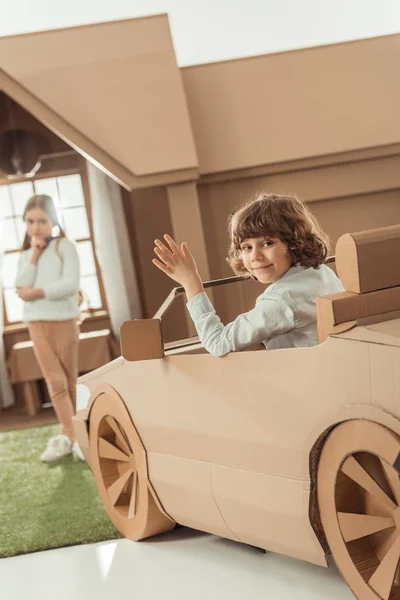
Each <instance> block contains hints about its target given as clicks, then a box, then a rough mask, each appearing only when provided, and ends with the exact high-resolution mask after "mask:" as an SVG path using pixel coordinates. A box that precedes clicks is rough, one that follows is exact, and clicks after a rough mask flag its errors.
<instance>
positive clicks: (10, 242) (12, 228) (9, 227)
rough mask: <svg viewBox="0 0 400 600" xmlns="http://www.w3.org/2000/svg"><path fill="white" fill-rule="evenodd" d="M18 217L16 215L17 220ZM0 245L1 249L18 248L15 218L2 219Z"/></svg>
mask: <svg viewBox="0 0 400 600" xmlns="http://www.w3.org/2000/svg"><path fill="white" fill-rule="evenodd" d="M18 219H20V217H17V220H18ZM1 229H2V231H1V240H0V246H1V247H2V250H18V249H19V241H18V237H17V229H16V219H5V220H4V221H2V228H1Z"/></svg>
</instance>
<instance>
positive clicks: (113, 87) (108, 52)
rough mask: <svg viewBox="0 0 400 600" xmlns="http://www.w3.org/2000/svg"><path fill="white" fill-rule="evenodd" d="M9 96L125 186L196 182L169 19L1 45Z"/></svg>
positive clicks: (0, 64) (2, 77) (1, 79)
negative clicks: (185, 181)
mask: <svg viewBox="0 0 400 600" xmlns="http://www.w3.org/2000/svg"><path fill="white" fill-rule="evenodd" d="M0 57H1V58H0V69H2V71H3V72H1V71H0V88H2V89H3V90H4V92H5V93H6V94H8V95H9V96H10V97H12V98H13V99H14V100H15V101H16V102H18V103H19V104H21V105H22V106H23V107H24V108H25V109H26V110H28V111H29V112H31V113H32V114H33V115H34V116H35V117H36V118H37V119H38V120H39V121H41V122H42V123H44V124H45V125H46V126H47V127H48V128H49V129H51V130H52V131H54V132H55V133H56V134H57V135H59V136H60V137H61V138H63V139H64V140H65V141H67V142H68V143H69V144H70V145H71V146H73V147H74V148H75V149H76V150H78V151H79V152H80V153H81V154H83V155H84V156H85V157H86V158H88V159H89V160H92V162H94V163H95V164H97V165H98V166H99V167H101V168H102V169H103V170H105V171H106V172H107V173H108V174H109V175H110V176H112V177H113V178H114V179H116V180H117V181H118V182H119V183H121V184H122V185H124V186H125V187H127V188H128V189H132V188H135V187H143V186H146V185H157V183H158V184H160V183H172V182H175V181H184V180H190V179H195V178H197V176H198V173H197V171H198V161H197V155H196V149H195V144H194V139H193V134H192V130H191V124H190V119H189V114H188V110H187V106H186V97H185V93H184V90H183V85H182V81H181V76H180V70H179V68H178V66H177V64H176V59H175V54H174V49H173V45H172V40H171V36H170V32H169V26H168V19H167V16H166V15H157V16H155V17H148V18H144V19H130V20H127V21H116V22H110V23H99V24H96V25H88V26H83V27H73V28H68V29H61V30H57V31H44V32H38V33H34V34H24V35H20V36H11V37H8V38H0Z"/></svg>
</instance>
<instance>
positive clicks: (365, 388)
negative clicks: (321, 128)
mask: <svg viewBox="0 0 400 600" xmlns="http://www.w3.org/2000/svg"><path fill="white" fill-rule="evenodd" d="M394 323H395V326H396V322H394ZM389 325H390V322H386V323H380V324H378V325H374V327H378V328H379V327H382V326H384V327H385V326H386V327H388V326H389ZM358 331H365V334H364V338H365V339H363V340H357V339H346V338H345V337H344V336H346V335H353V336H354V335H356V332H358ZM382 335H383V334H382V333H380V332H379V331H369V330H366V328H360V327H356V328H354V329H352V330H351V331H349V332H347V333H343V334H341V335H340V336H338V337H337V338H336V337H331V338H329V339H328V340H327V341H326V342H324V343H323V344H321V345H320V346H317V347H314V348H307V349H301V350H298V349H288V350H277V351H274V352H246V353H238V354H230V355H228V356H226V357H224V358H215V357H212V356H209V355H207V354H206V355H194V356H185V355H173V356H168V357H165V358H164V359H162V360H160V359H156V360H147V361H141V362H126V361H124V362H123V363H121V362H119V363H116V361H114V362H115V368H114V369H108V370H105V369H103V370H99V372H98V373H96V372H94V373H92V374H91V375H90V376H86V378H85V383H86V385H88V386H89V387H90V388H92V389H95V388H96V386H97V385H99V383H101V381H106V382H107V383H108V384H109V385H111V386H112V387H113V388H115V389H116V390H117V391H118V394H119V395H120V396H121V398H123V401H124V403H125V404H126V406H127V409H128V411H129V414H130V415H131V418H132V420H133V422H134V423H135V426H136V427H137V430H138V433H139V435H140V437H141V439H142V442H143V445H144V447H145V448H146V452H147V454H148V456H149V479H150V481H152V468H153V467H154V474H155V478H154V482H153V485H154V490H155V492H156V494H157V496H158V497H159V499H160V502H161V504H162V505H163V506H164V508H165V510H166V512H167V513H168V514H169V515H170V516H171V517H172V518H174V519H175V520H177V521H178V522H179V523H181V524H183V525H185V524H187V525H190V526H192V527H195V526H196V525H195V523H196V522H197V526H198V527H200V526H201V527H202V528H203V529H204V530H206V531H214V532H217V531H218V532H219V534H220V535H226V536H227V535H228V534H227V533H226V532H225V533H222V531H221V528H220V525H218V523H215V520H214V517H213V516H212V514H214V516H215V513H214V512H213V511H212V509H211V505H210V504H207V502H209V500H208V501H206V498H207V494H208V493H209V492H206V491H205V490H203V491H202V492H201V491H200V490H199V488H198V486H199V485H200V483H199V481H200V480H201V478H202V477H205V475H200V474H199V473H201V472H203V471H204V473H206V472H208V471H207V465H211V466H212V471H211V473H212V496H213V498H214V501H215V502H216V503H217V505H218V507H219V510H220V511H221V515H222V516H223V519H224V521H225V523H226V525H227V526H228V528H229V531H230V532H232V535H236V536H237V537H238V538H239V539H240V540H242V541H243V542H246V543H250V544H255V545H259V546H261V547H265V548H271V549H275V550H276V551H281V552H284V553H286V554H290V555H292V556H298V557H302V558H304V559H305V560H310V561H311V562H316V563H317V564H323V563H324V560H325V559H324V551H323V549H322V548H321V547H320V546H319V545H318V542H317V538H316V537H315V534H314V531H313V527H312V524H310V521H309V519H308V512H307V507H308V504H309V502H310V483H311V481H310V473H309V471H308V453H309V452H310V448H311V447H312V445H313V444H314V443H315V441H316V437H317V436H318V435H319V434H317V433H315V437H314V438H312V439H310V434H311V432H313V431H316V430H317V426H318V424H319V423H321V422H322V421H324V422H325V427H326V428H327V429H329V423H330V421H329V415H331V418H332V421H331V423H336V422H337V421H338V420H339V422H340V419H341V416H340V415H343V417H342V418H344V419H345V418H348V417H346V415H347V414H350V413H349V412H348V411H349V407H353V409H354V411H355V412H354V414H358V415H363V414H364V415H365V416H366V418H371V417H370V415H371V414H372V413H370V412H369V409H371V410H372V409H374V410H377V408H378V407H382V408H383V409H384V411H382V414H391V415H399V412H400V411H399V408H398V392H397V390H398V389H399V386H400V382H399V379H398V378H399V375H398V374H397V371H398V369H397V365H398V362H399V360H400V348H399V347H396V346H381V345H378V344H374V343H373V341H374V340H375V338H376V337H377V336H378V337H380V336H382ZM366 336H369V337H368V338H367V337H366ZM386 337H389V336H386ZM392 339H393V340H395V339H396V338H394V337H393V336H392ZM372 348H376V349H377V350H376V351H375V350H374V351H372ZM382 348H383V349H384V351H385V355H384V356H383V355H382V354H380V353H379V352H380V350H382ZM288 365H290V374H291V376H290V377H281V376H277V374H279V373H280V372H286V369H287V366H288ZM366 373H370V374H371V375H370V376H369V377H368V376H367V375H366ZM321 374H323V376H321ZM132 382H135V385H134V388H132ZM133 389H134V392H133ZM254 389H259V390H264V391H265V392H264V393H263V394H261V395H254V394H249V390H254ZM304 407H309V410H305V409H304ZM363 407H364V408H363ZM357 411H358V412H357ZM363 411H364V412H363ZM374 414H375V413H374ZM378 414H379V411H378ZM374 418H375V417H374ZM199 464H200V466H199ZM204 465H206V466H205V467H204ZM191 469H193V473H194V476H193V478H191V477H190V476H189V475H188V473H189V472H190V471H191ZM215 476H216V478H215ZM264 476H265V479H264V478H263V477H264ZM219 477H221V479H219ZM238 477H239V479H240V478H241V477H243V482H246V485H244V483H243V482H242V483H240V482H237V485H234V483H231V484H230V487H229V486H228V483H227V482H229V481H232V482H236V479H237V478H238ZM251 482H253V483H251ZM267 482H268V485H267ZM239 483H240V484H239ZM247 484H248V485H247ZM246 486H247V487H246ZM252 486H253V487H252ZM254 486H256V488H257V489H259V491H258V492H257V494H255V493H250V491H249V490H253V491H254V490H255V489H256V488H255V487H254ZM257 486H261V487H259V488H258V487H257ZM282 486H284V488H285V489H286V488H287V489H286V491H285V492H284V491H283V488H282ZM285 486H286V487H285ZM263 489H265V490H267V489H268V494H267V493H266V492H265V494H266V495H265V496H264V495H263V494H264V492H263V493H261V491H260V490H263ZM232 490H236V495H234V493H233V491H232ZM288 490H289V491H290V490H292V491H291V494H292V495H293V498H294V499H296V501H293V502H294V504H293V506H291V508H290V507H287V510H286V508H285V509H284V507H285V506H286V505H285V504H284V498H286V496H288V497H289V492H288ZM188 498H190V499H191V500H190V504H189V502H187V500H188ZM255 498H256V499H255ZM257 498H258V499H257ZM254 502H256V503H259V507H258V508H257V509H256V508H255V506H254ZM298 502H301V504H300V505H299V504H298ZM193 503H194V504H195V506H196V507H197V508H198V510H196V511H194V513H192V511H191V510H190V508H189V506H190V505H191V504H193ZM207 506H209V508H207ZM201 507H202V508H201ZM200 508H201V509H200ZM210 510H211V511H212V512H211V513H210ZM253 513H254V515H255V518H254V519H253V518H252V515H253ZM240 515H242V516H240ZM256 515H258V517H257V518H256ZM261 515H262V518H261ZM260 519H261V520H262V521H263V523H264V525H263V527H262V528H260V527H257V522H258V523H259V522H260ZM243 520H244V521H243ZM200 524H201V525H200ZM278 524H279V527H278ZM293 531H295V532H297V533H296V535H295V536H293V535H292V533H291V532H293ZM290 540H292V541H290ZM300 540H301V541H300Z"/></svg>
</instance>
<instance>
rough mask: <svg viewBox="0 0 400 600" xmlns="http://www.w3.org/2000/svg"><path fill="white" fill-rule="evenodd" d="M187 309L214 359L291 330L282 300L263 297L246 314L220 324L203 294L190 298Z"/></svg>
mask: <svg viewBox="0 0 400 600" xmlns="http://www.w3.org/2000/svg"><path fill="white" fill-rule="evenodd" d="M187 308H188V310H189V313H190V316H191V317H192V320H193V323H194V325H195V327H196V330H197V333H198V335H199V338H200V341H201V342H202V344H203V346H204V347H205V349H206V350H207V351H208V352H209V353H210V354H213V355H214V356H224V355H225V354H228V353H229V352H239V351H241V350H245V349H246V348H248V347H249V346H252V345H253V344H257V343H260V342H264V341H266V340H268V339H269V338H271V337H273V336H276V335H281V334H283V333H287V332H288V331H291V330H292V329H294V326H295V321H294V314H293V311H292V310H291V309H290V308H289V306H287V304H285V303H284V302H283V301H282V300H281V299H275V298H262V299H261V300H260V301H259V302H257V304H256V306H255V307H254V308H253V309H252V310H250V311H249V312H247V313H243V314H241V315H239V316H238V317H237V318H236V319H235V320H234V321H232V323H228V325H223V324H222V323H221V320H220V318H219V317H218V315H217V314H216V312H215V309H214V307H213V305H212V303H211V301H210V299H209V298H208V296H207V294H206V293H200V294H197V295H196V296H194V297H192V298H191V299H190V300H189V301H188V303H187Z"/></svg>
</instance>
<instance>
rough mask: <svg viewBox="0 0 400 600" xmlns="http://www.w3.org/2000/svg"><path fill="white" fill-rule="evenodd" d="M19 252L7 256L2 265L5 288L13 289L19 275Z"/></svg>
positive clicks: (4, 257)
mask: <svg viewBox="0 0 400 600" xmlns="http://www.w3.org/2000/svg"><path fill="white" fill-rule="evenodd" d="M18 260H19V252H13V253H12V254H5V255H4V256H3V260H2V264H1V276H2V279H3V286H4V287H5V288H13V287H14V285H15V277H16V275H17V268H18Z"/></svg>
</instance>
